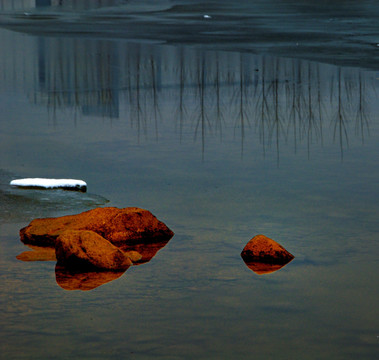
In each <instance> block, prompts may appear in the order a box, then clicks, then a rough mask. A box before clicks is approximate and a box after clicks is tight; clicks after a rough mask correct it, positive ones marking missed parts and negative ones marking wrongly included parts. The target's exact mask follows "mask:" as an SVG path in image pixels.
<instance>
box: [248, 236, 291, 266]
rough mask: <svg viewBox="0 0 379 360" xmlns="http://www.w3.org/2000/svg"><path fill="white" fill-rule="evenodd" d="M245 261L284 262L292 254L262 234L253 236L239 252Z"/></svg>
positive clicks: (288, 259) (289, 258)
mask: <svg viewBox="0 0 379 360" xmlns="http://www.w3.org/2000/svg"><path fill="white" fill-rule="evenodd" d="M241 256H242V258H243V259H244V261H245V262H246V263H248V262H249V263H253V262H261V263H266V264H283V265H284V264H286V263H288V262H289V261H291V260H292V259H293V258H294V256H293V255H292V254H291V253H289V252H288V251H287V250H286V249H285V248H284V247H283V246H281V245H280V244H278V243H277V242H276V241H274V240H272V239H270V238H268V237H267V236H264V235H257V236H254V237H253V238H252V239H251V240H250V241H249V242H248V243H247V244H246V246H245V247H244V249H243V250H242V253H241Z"/></svg>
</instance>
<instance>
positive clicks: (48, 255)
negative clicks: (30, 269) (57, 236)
mask: <svg viewBox="0 0 379 360" xmlns="http://www.w3.org/2000/svg"><path fill="white" fill-rule="evenodd" d="M28 247H29V248H31V249H32V250H29V251H24V252H22V253H21V254H20V255H17V256H16V258H17V259H18V260H21V261H57V258H56V256H55V248H53V247H42V246H34V245H28Z"/></svg>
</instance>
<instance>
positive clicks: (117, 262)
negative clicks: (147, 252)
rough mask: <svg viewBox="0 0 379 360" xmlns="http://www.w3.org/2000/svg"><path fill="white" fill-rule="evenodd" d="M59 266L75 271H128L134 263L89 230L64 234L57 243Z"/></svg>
mask: <svg viewBox="0 0 379 360" xmlns="http://www.w3.org/2000/svg"><path fill="white" fill-rule="evenodd" d="M55 253H56V256H57V261H58V263H59V264H61V265H64V266H66V267H70V268H75V269H86V268H97V269H101V270H113V271H121V270H126V269H127V268H128V267H129V266H130V265H132V261H131V260H130V258H129V257H128V256H127V255H126V254H125V253H124V252H123V251H121V250H120V249H119V248H117V247H116V246H114V245H113V244H111V243H110V242H109V241H108V240H106V239H104V238H103V237H102V236H100V235H98V234H96V233H95V232H93V231H88V230H71V231H65V232H62V233H61V234H60V235H59V237H58V238H57V240H56V242H55Z"/></svg>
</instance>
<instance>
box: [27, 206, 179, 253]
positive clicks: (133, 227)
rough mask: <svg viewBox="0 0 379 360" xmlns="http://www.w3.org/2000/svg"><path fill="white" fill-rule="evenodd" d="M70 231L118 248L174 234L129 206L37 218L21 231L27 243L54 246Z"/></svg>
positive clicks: (148, 216)
mask: <svg viewBox="0 0 379 360" xmlns="http://www.w3.org/2000/svg"><path fill="white" fill-rule="evenodd" d="M67 230H91V231H94V232H95V233H97V234H99V235H101V236H102V237H104V238H105V239H107V240H108V241H110V242H111V243H112V244H114V245H116V246H119V245H122V244H123V243H124V241H125V240H129V241H130V240H135V241H141V240H145V241H146V240H149V241H152V242H153V241H155V240H159V239H164V238H166V239H170V238H171V237H172V236H173V235H174V233H173V232H172V231H171V230H170V229H169V228H168V227H167V226H166V225H165V224H164V223H163V222H161V221H159V220H158V219H157V218H156V217H155V216H154V215H153V214H152V213H151V212H150V211H148V210H144V209H140V208H136V207H129V208H124V209H118V208H115V207H106V208H96V209H93V210H89V211H86V212H83V213H80V214H77V215H67V216H62V217H58V218H45V219H35V220H33V221H32V222H31V223H30V224H29V225H28V226H26V227H25V228H23V229H21V230H20V238H21V241H22V242H23V243H25V244H31V245H39V246H55V242H56V239H57V238H58V236H59V235H60V234H61V233H62V232H64V231H67Z"/></svg>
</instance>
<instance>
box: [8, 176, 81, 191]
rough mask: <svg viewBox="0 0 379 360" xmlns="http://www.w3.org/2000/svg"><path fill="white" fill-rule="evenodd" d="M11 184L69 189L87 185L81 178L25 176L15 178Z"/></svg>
mask: <svg viewBox="0 0 379 360" xmlns="http://www.w3.org/2000/svg"><path fill="white" fill-rule="evenodd" d="M10 185H12V186H19V187H36V188H45V189H54V188H63V189H69V188H73V190H74V189H75V188H77V189H83V188H86V187H87V183H86V182H85V181H83V180H75V179H45V178H27V179H17V180H12V181H11V182H10Z"/></svg>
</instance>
